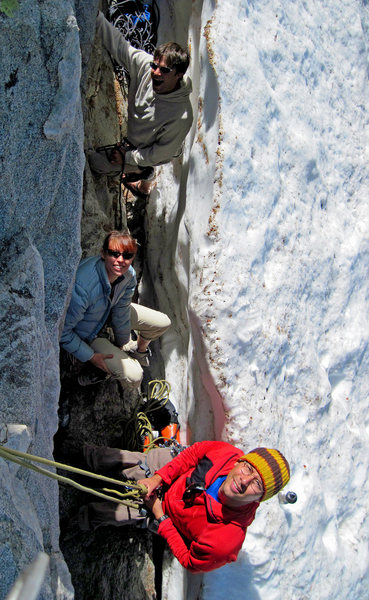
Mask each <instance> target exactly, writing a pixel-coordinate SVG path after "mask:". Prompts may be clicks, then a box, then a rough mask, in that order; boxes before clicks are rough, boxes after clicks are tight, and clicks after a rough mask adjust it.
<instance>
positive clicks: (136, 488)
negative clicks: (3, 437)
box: [0, 444, 147, 509]
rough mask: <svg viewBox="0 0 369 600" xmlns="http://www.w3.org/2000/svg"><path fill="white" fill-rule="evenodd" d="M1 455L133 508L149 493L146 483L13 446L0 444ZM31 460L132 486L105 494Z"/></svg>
mask: <svg viewBox="0 0 369 600" xmlns="http://www.w3.org/2000/svg"><path fill="white" fill-rule="evenodd" d="M0 457H2V458H4V459H5V460H8V461H11V462H14V463H17V464H18V465H20V466H22V467H25V468H27V469H31V470H32V471H36V473H40V474H41V475H46V476H47V477H51V478H52V479H56V480H57V481H59V482H61V483H66V484H68V485H71V486H73V487H75V488H77V489H78V490H80V491H81V492H87V493H89V494H93V495H94V496H98V497H99V498H103V499H105V500H110V501H112V502H118V503H119V504H125V505H126V506H129V507H131V508H136V509H138V508H140V506H141V504H140V503H139V500H140V499H141V498H142V496H145V495H146V494H147V488H146V486H144V485H140V484H138V483H134V482H126V481H119V480H118V479H112V478H111V477H105V476H104V475H98V474H97V473H91V472H89V471H85V470H84V469H79V468H77V467H72V466H70V465H64V464H63V463H59V462H55V461H53V460H49V459H47V458H42V457H41V456H34V455H32V454H27V453H26V452H20V451H19V450H13V449H11V448H5V446H2V445H1V444H0ZM29 461H34V462H38V463H42V464H45V465H48V466H50V467H52V468H58V469H63V470H64V471H71V472H72V473H78V474H79V475H85V476H87V477H92V478H93V479H99V480H100V481H105V482H107V483H113V484H114V485H118V486H121V487H124V488H130V490H129V491H127V492H118V491H116V490H107V489H105V488H104V489H103V491H107V492H109V494H111V493H112V494H116V496H117V497H114V496H110V495H107V494H104V493H102V492H98V491H97V490H95V489H93V488H90V487H87V486H84V485H81V484H80V483H77V482H76V481H74V480H73V479H70V478H69V477H64V476H63V475H59V474H58V473H52V472H51V471H48V470H47V469H43V468H42V467H38V466H36V465H33V464H32V463H31V462H29Z"/></svg>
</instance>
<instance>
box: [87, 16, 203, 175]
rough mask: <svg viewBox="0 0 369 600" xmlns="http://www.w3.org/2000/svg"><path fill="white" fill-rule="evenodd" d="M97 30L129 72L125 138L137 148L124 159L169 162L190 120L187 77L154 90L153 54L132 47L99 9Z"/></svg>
mask: <svg viewBox="0 0 369 600" xmlns="http://www.w3.org/2000/svg"><path fill="white" fill-rule="evenodd" d="M97 33H98V35H100V37H101V39H102V42H103V44H104V46H105V48H106V49H107V50H108V51H109V52H110V54H111V56H112V57H113V58H114V59H115V60H116V61H117V62H118V63H119V64H120V65H122V66H123V67H125V68H126V69H127V71H128V72H129V75H130V86H129V92H128V126H127V138H128V140H129V141H130V142H131V144H133V145H134V146H135V147H136V148H137V149H136V150H133V151H131V152H127V153H126V163H127V164H131V165H138V166H140V167H147V166H156V165H162V164H164V163H167V162H169V161H170V160H171V159H172V158H174V157H176V156H178V155H179V154H180V153H181V147H182V142H183V140H184V138H185V137H186V135H187V133H188V132H189V130H190V127H191V124H192V120H193V112H192V106H191V102H190V97H189V96H190V94H191V92H192V83H191V79H190V78H189V77H186V76H184V77H183V79H181V83H180V88H179V89H178V90H175V91H174V92H170V93H169V94H157V93H156V92H154V91H153V88H152V83H151V67H150V62H151V61H152V60H153V57H152V56H151V55H150V54H147V53H146V52H144V51H143V50H137V49H136V48H133V46H131V45H130V44H129V43H128V42H127V40H125V38H124V37H123V35H122V34H121V32H120V31H119V30H118V29H117V28H116V27H114V26H113V25H111V23H109V21H107V20H106V19H105V17H104V15H103V14H102V13H101V12H99V14H98V17H97Z"/></svg>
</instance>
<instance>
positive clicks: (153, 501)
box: [145, 492, 164, 519]
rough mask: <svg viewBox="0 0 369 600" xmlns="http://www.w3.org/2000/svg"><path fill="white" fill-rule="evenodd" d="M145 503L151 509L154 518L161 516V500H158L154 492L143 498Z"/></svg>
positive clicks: (162, 512)
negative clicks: (146, 498) (145, 498)
mask: <svg viewBox="0 0 369 600" xmlns="http://www.w3.org/2000/svg"><path fill="white" fill-rule="evenodd" d="M145 505H146V506H147V508H148V509H149V510H151V512H152V514H153V515H154V517H155V519H160V517H162V516H163V514H164V511H163V509H162V506H161V500H159V498H158V497H157V495H156V493H155V492H154V494H153V495H152V496H151V497H150V498H149V499H148V500H145Z"/></svg>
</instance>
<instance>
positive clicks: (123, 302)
mask: <svg viewBox="0 0 369 600" xmlns="http://www.w3.org/2000/svg"><path fill="white" fill-rule="evenodd" d="M136 251H137V242H136V240H135V239H133V238H132V237H131V235H130V234H129V233H128V232H121V231H111V232H110V233H109V234H108V235H107V236H106V238H105V240H104V243H103V248H102V250H101V256H92V257H89V258H86V259H84V260H82V261H81V264H80V266H79V267H78V270H77V274H76V280H75V284H74V288H73V292H72V297H71V301H70V304H69V308H68V310H67V314H66V317H65V323H64V329H63V333H62V335H61V339H60V344H61V346H62V348H63V349H64V350H66V351H67V352H69V353H70V354H71V355H72V356H74V357H75V358H76V359H78V360H79V361H81V362H82V363H87V362H89V363H91V364H92V365H93V367H95V368H96V371H94V370H92V371H91V369H85V370H84V371H85V372H83V371H82V372H81V374H80V375H79V378H78V381H79V383H80V385H89V384H92V383H98V382H101V381H104V380H105V379H107V378H114V379H120V380H121V381H122V382H124V383H125V384H126V385H127V386H129V387H138V386H139V385H140V383H141V380H142V375H143V373H142V367H147V366H149V350H148V347H149V344H150V341H151V340H155V339H157V338H159V337H160V336H161V335H162V334H163V333H164V331H166V329H168V327H169V325H170V319H169V318H168V317H167V316H166V315H165V314H163V313H161V312H159V311H156V310H152V309H151V308H147V307H145V306H141V305H139V304H133V303H132V302H131V300H132V296H133V293H134V291H135V288H136V273H135V271H134V269H133V267H132V262H133V260H134V257H135V255H136ZM108 321H109V324H110V325H111V327H112V330H113V333H114V343H112V342H111V341H110V340H109V338H108V337H105V336H104V337H103V336H102V335H101V331H102V330H103V328H104V326H105V324H106V323H107V322H108ZM131 330H134V331H136V333H137V341H132V340H131Z"/></svg>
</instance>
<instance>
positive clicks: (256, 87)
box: [148, 0, 369, 600]
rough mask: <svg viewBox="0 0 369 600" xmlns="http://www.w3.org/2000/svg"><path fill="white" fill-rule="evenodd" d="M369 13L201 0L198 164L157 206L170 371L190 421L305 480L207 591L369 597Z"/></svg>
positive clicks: (195, 432)
mask: <svg viewBox="0 0 369 600" xmlns="http://www.w3.org/2000/svg"><path fill="white" fill-rule="evenodd" d="M368 23H369V13H368V3H367V2H366V1H363V2H359V1H356V0H341V1H340V2H337V1H336V0H324V1H323V0H322V1H320V0H310V2H305V1H301V0H297V1H288V0H284V1H283V2H277V1H274V0H260V1H258V2H254V1H253V0H249V1H248V0H222V2H215V3H214V2H210V1H208V0H205V1H204V2H203V3H201V2H194V3H193V17H192V21H191V24H190V31H191V44H192V45H191V48H192V53H193V59H194V58H195V60H193V61H192V70H193V79H194V83H195V102H196V108H197V109H198V112H197V119H196V123H195V126H194V131H193V132H192V137H190V139H189V140H188V145H187V149H186V152H185V159H184V167H185V169H184V171H185V172H186V169H188V177H187V180H185V179H184V178H183V177H182V181H180V180H178V182H177V183H178V193H176V192H177V190H173V188H172V189H171V190H166V187H165V186H166V181H167V176H168V175H169V174H170V171H169V170H170V169H172V167H165V168H164V169H163V170H162V179H161V180H160V179H159V186H158V189H159V190H160V191H158V192H157V194H156V201H155V202H153V204H152V206H150V209H149V211H150V212H149V215H148V218H149V224H150V228H149V230H150V231H151V232H152V235H151V238H150V236H149V247H150V244H152V250H151V252H148V257H149V262H150V261H151V267H150V268H151V269H152V272H155V273H156V274H157V278H156V280H155V286H156V290H157V294H158V298H159V300H160V302H161V308H162V309H166V310H167V311H168V312H169V314H170V315H171V316H172V318H173V321H174V326H173V328H172V332H171V333H170V334H168V336H167V337H166V339H165V341H164V345H163V353H164V356H165V359H166V363H167V378H168V380H169V381H170V382H172V385H173V390H174V397H175V400H176V402H177V404H178V405H179V408H180V412H181V417H182V420H183V421H185V420H186V419H187V423H188V430H187V435H188V439H189V440H192V441H194V440H198V439H205V438H206V437H209V436H211V435H213V436H214V437H216V438H222V439H224V440H228V441H230V442H232V443H234V444H236V445H238V446H240V447H243V448H245V450H247V449H251V448H252V447H255V446H259V445H266V446H270V447H277V448H279V449H280V450H282V451H283V452H284V453H285V455H286V456H287V457H288V459H289V460H290V464H291V468H292V479H291V483H290V485H289V486H288V489H292V490H294V491H295V492H296V493H297V494H298V502H297V503H296V504H295V505H283V504H280V503H279V501H278V498H274V499H272V500H270V501H269V502H267V503H266V504H264V505H262V506H261V507H260V509H259V511H258V515H257V519H256V521H255V522H254V523H253V525H252V526H251V527H250V529H249V531H248V533H247V537H246V541H245V544H244V548H243V551H242V553H241V554H240V556H239V560H238V562H237V563H236V564H233V565H229V566H226V567H224V568H223V569H220V570H219V571H217V572H214V573H212V574H209V575H207V576H206V577H205V585H204V589H203V592H202V594H203V599H204V600H210V599H211V600H217V599H218V598H219V599H222V600H223V599H224V597H226V595H227V594H229V592H230V591H231V593H232V596H236V597H239V598H244V599H245V600H257V599H262V600H264V599H268V600H279V599H280V598H283V599H284V600H292V599H298V600H308V599H309V600H310V599H312V598H314V599H319V600H323V599H327V600H328V599H329V600H333V599H335V600H337V599H339V600H358V599H363V598H367V597H368V591H367V590H368V589H369V573H368V516H367V513H368V491H369V490H368V472H369V452H368V433H369V417H368V387H369V383H368V363H369V349H368V339H369V327H368V321H369V319H368V291H369V290H368V266H369V260H368V257H369V233H368V231H369V211H368V197H369V194H368V187H369V185H368V150H367V146H368V144H367V142H368V137H367V135H368V114H367V105H368V79H367V73H368V64H367V63H368V61H367V51H368ZM197 100H198V102H197ZM175 174H176V173H175V169H174V175H175ZM170 192H171V193H170ZM168 197H170V200H169V201H168ZM164 226H165V233H163V227H164ZM155 227H156V229H155ZM158 232H159V234H160V235H161V236H162V244H161V248H160V252H155V248H154V244H155V240H157V235H158ZM173 267H174V268H173ZM188 331H189V332H190V334H189V335H187V332H188ZM169 585H170V584H169ZM178 593H179V592H178ZM184 597H185V596H184ZM171 598H174V596H173V594H172V596H171Z"/></svg>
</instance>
